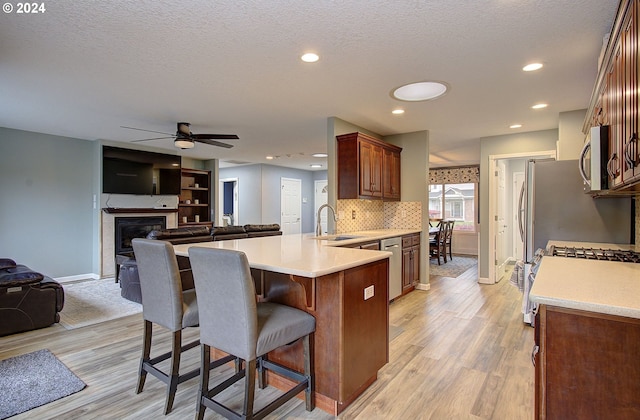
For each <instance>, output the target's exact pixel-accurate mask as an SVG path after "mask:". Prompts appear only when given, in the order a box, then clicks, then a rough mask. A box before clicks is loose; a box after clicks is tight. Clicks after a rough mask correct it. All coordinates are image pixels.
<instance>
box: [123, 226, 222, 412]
mask: <svg viewBox="0 0 640 420" xmlns="http://www.w3.org/2000/svg"><path fill="white" fill-rule="evenodd" d="M131 242H132V244H133V250H134V253H135V256H136V261H137V264H138V275H139V278H140V291H141V294H142V316H143V318H144V333H143V348H142V358H141V359H140V368H139V370H138V387H137V388H136V394H139V393H141V392H142V389H143V388H144V383H145V380H146V378H147V373H151V374H152V375H153V376H155V377H156V378H158V379H160V380H161V381H162V382H164V383H165V384H167V397H166V401H165V407H164V414H168V413H170V412H171V409H172V408H173V400H174V398H175V395H176V390H177V388H178V384H181V383H182V382H184V381H187V380H189V379H191V378H195V377H196V376H198V375H199V374H200V369H199V368H198V369H193V370H191V371H189V372H186V373H184V374H182V375H180V355H181V353H182V352H183V351H187V350H189V349H192V348H194V347H197V346H198V345H199V344H200V341H199V340H195V341H193V342H190V343H188V344H186V345H184V346H183V345H182V330H183V329H184V328H187V327H197V326H198V320H199V318H198V304H197V301H196V294H195V290H194V289H191V290H185V291H183V290H182V281H181V279H180V270H179V268H178V262H177V259H176V255H175V253H174V251H173V245H171V244H170V243H169V242H165V241H158V240H151V239H139V238H136V239H133V240H132V241H131ZM153 324H158V325H160V326H162V327H164V328H166V329H168V330H169V331H171V332H172V333H173V340H172V348H171V351H170V352H167V353H164V354H161V355H159V356H156V357H154V358H151V336H152V333H153ZM169 358H171V367H170V372H169V373H165V372H163V371H161V370H160V369H158V368H157V367H156V364H158V363H160V362H162V361H164V360H167V359H169ZM230 360H233V358H232V357H228V358H225V359H223V360H218V361H216V362H215V363H213V365H212V366H211V368H214V367H217V366H220V365H222V364H224V363H226V362H228V361H230Z"/></svg>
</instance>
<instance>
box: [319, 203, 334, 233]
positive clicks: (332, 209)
mask: <svg viewBox="0 0 640 420" xmlns="http://www.w3.org/2000/svg"><path fill="white" fill-rule="evenodd" d="M325 207H327V208H329V209H331V212H332V213H333V221H334V222H337V221H338V216H337V215H336V209H334V208H333V207H331V206H330V205H329V204H323V205H321V206H320V208H319V209H318V215H317V216H316V219H317V223H316V236H320V235H322V226H321V225H320V212H321V211H322V209H323V208H325Z"/></svg>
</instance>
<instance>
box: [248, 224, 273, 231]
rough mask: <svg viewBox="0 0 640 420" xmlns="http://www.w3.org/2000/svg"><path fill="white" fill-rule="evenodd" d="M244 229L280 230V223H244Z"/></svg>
mask: <svg viewBox="0 0 640 420" xmlns="http://www.w3.org/2000/svg"><path fill="white" fill-rule="evenodd" d="M244 230H245V231H247V232H266V231H278V230H280V225H279V224H277V223H271V224H266V225H244Z"/></svg>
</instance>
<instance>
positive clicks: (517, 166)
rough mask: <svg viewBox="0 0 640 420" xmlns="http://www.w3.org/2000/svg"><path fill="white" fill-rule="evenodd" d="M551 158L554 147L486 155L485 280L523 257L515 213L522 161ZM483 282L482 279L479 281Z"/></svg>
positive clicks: (495, 278)
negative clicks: (486, 260) (486, 276)
mask: <svg viewBox="0 0 640 420" xmlns="http://www.w3.org/2000/svg"><path fill="white" fill-rule="evenodd" d="M542 158H555V151H553V150H545V151H540V152H530V153H517V154H508V155H491V156H489V173H490V174H492V176H490V177H489V215H490V217H489V249H488V252H489V276H488V279H487V281H486V283H488V284H495V283H498V282H499V281H500V280H502V279H503V278H504V277H505V272H506V269H507V267H508V265H509V264H512V263H515V262H516V261H517V260H521V259H523V249H524V242H523V241H524V238H523V236H521V235H520V225H519V224H518V215H519V214H521V213H522V210H521V206H522V204H521V203H520V197H521V194H520V192H521V190H522V185H523V183H524V172H525V165H526V162H527V161H528V160H530V159H542ZM481 282H482V283H485V281H481Z"/></svg>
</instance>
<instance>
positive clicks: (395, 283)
mask: <svg viewBox="0 0 640 420" xmlns="http://www.w3.org/2000/svg"><path fill="white" fill-rule="evenodd" d="M380 248H381V250H382V251H389V252H391V253H392V254H393V255H392V256H391V257H389V300H392V299H395V298H397V297H398V296H400V295H401V294H402V238H400V237H397V238H389V239H383V240H381V241H380Z"/></svg>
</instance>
